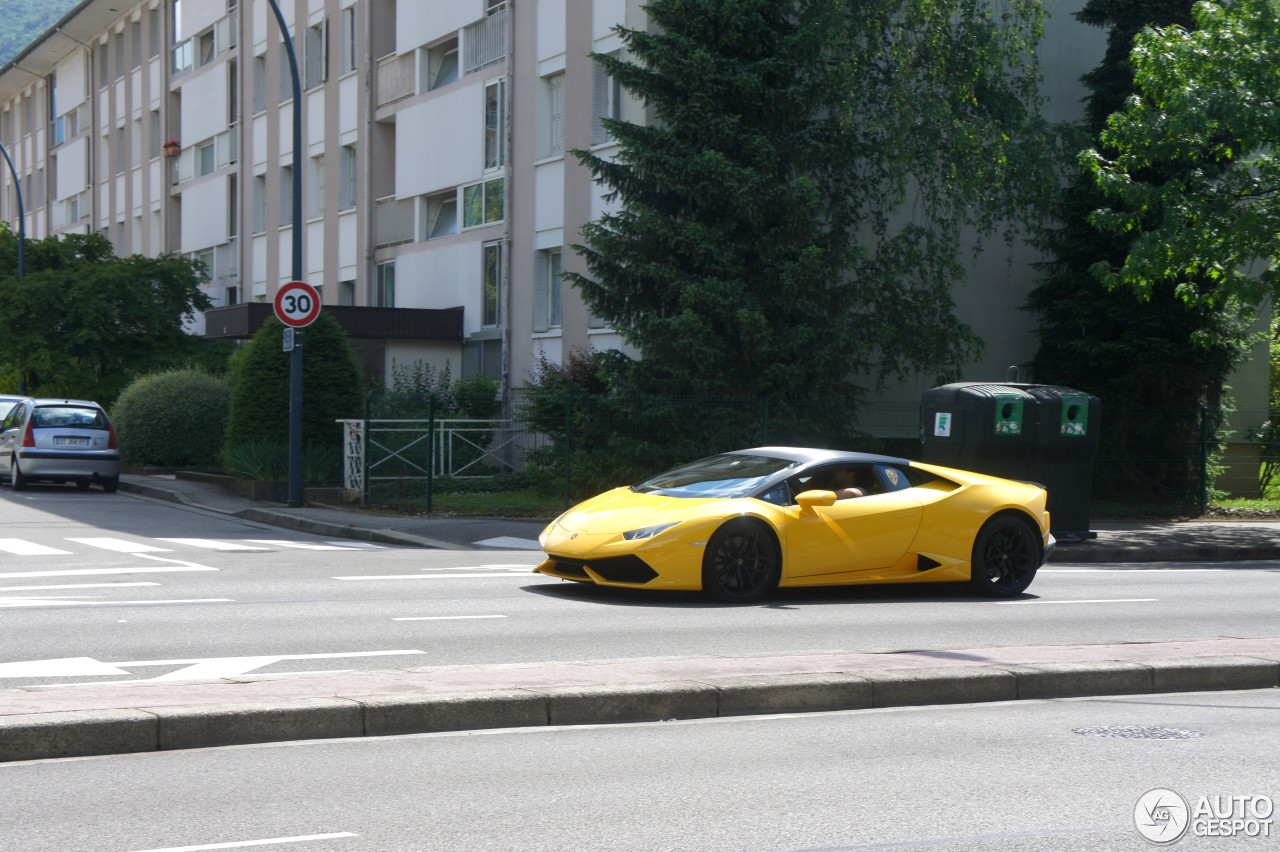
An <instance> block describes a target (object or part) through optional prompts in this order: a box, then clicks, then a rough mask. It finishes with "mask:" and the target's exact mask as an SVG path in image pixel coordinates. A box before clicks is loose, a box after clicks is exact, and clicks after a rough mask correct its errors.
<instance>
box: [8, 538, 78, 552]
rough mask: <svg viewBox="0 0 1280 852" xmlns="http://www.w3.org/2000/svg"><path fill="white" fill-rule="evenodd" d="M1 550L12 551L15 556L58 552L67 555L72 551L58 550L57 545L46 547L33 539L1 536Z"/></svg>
mask: <svg viewBox="0 0 1280 852" xmlns="http://www.w3.org/2000/svg"><path fill="white" fill-rule="evenodd" d="M0 550H3V551H4V552H5V553H12V554H13V555H14V556H46V555H49V554H58V553H60V554H64V555H65V554H68V553H70V552H71V551H69V550H58V548H56V547H45V546H44V545H43V544H36V543H35V542H32V541H23V540H22V539H20V538H0Z"/></svg>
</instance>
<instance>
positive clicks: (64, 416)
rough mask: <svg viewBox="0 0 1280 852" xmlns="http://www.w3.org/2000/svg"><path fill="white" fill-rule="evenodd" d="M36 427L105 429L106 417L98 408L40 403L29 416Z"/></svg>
mask: <svg viewBox="0 0 1280 852" xmlns="http://www.w3.org/2000/svg"><path fill="white" fill-rule="evenodd" d="M31 422H32V425H33V426H35V428H37V429H106V428H107V418H106V415H105V414H103V413H102V410H101V409H98V408H86V407H84V406H82V405H42V406H40V407H39V408H37V409H36V410H35V414H33V415H32V417H31Z"/></svg>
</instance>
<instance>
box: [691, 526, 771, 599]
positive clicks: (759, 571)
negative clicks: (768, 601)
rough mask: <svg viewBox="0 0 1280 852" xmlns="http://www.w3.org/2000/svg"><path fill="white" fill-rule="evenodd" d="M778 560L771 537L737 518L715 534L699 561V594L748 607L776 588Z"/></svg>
mask: <svg viewBox="0 0 1280 852" xmlns="http://www.w3.org/2000/svg"><path fill="white" fill-rule="evenodd" d="M781 561H782V560H781V558H780V557H779V555H778V545H777V542H776V541H775V540H774V537H773V533H772V532H770V531H769V530H768V529H767V528H766V527H765V526H763V525H762V524H760V523H758V522H756V521H750V520H747V519H745V518H736V519H734V520H732V521H729V522H728V523H726V524H724V525H723V526H722V527H720V529H718V530H716V532H715V535H713V536H711V540H710V541H709V542H707V551H706V555H704V556H703V558H702V591H703V592H705V593H706V594H707V595H709V596H710V597H712V598H714V599H715V600H718V601H722V602H724V603H750V602H752V601H755V600H759V599H760V598H762V597H764V596H765V595H767V594H768V593H769V592H771V591H773V589H774V587H775V586H777V585H778V578H779V577H780V576H781V564H780V563H781Z"/></svg>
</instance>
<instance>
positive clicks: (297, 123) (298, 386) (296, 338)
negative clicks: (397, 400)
mask: <svg viewBox="0 0 1280 852" xmlns="http://www.w3.org/2000/svg"><path fill="white" fill-rule="evenodd" d="M269 2H270V3H271V11H272V12H274V13H275V16H276V22H277V23H279V24H280V32H281V33H282V34H283V36H284V49H285V53H286V54H287V55H288V57H289V76H290V77H291V78H292V81H293V279H292V280H294V281H301V280H302V163H301V160H300V157H301V156H302V78H301V77H299V76H298V55H297V53H296V52H295V51H294V49H293V39H292V38H291V37H290V35H289V25H288V24H286V23H285V21H284V14H283V13H282V12H281V11H280V5H279V4H278V3H277V2H276V0H269ZM289 359H290V360H289V506H290V507H291V508H297V507H298V506H301V505H302V504H303V500H302V329H298V330H297V331H295V332H294V333H293V351H292V352H290V353H289Z"/></svg>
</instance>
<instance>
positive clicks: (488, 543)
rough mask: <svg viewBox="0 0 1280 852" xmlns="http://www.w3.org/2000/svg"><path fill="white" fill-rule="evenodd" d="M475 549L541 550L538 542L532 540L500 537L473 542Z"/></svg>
mask: <svg viewBox="0 0 1280 852" xmlns="http://www.w3.org/2000/svg"><path fill="white" fill-rule="evenodd" d="M471 543H472V544H474V545H476V546H477V547H494V548H498V549H500V550H541V547H540V546H539V545H538V540H537V539H533V538H515V537H514V536H509V535H500V536H498V537H497V538H486V539H485V540H484V541H473V542H471Z"/></svg>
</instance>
